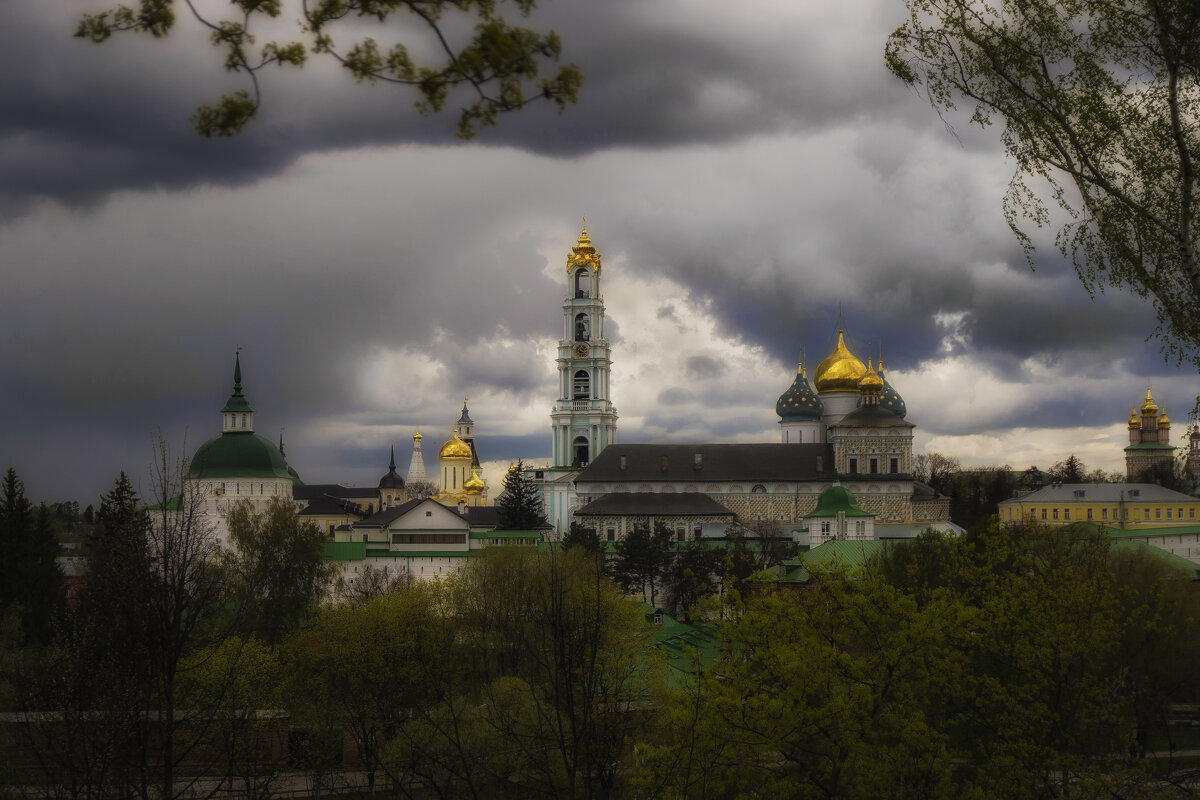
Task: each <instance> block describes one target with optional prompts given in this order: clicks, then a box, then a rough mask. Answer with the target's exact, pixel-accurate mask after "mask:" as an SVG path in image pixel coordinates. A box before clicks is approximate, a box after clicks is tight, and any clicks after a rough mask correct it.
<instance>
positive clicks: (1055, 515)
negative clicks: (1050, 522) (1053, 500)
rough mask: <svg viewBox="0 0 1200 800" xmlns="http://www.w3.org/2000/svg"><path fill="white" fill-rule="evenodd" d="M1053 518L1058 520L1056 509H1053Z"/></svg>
mask: <svg viewBox="0 0 1200 800" xmlns="http://www.w3.org/2000/svg"><path fill="white" fill-rule="evenodd" d="M1054 518H1055V519H1058V509H1057V508H1056V509H1054Z"/></svg>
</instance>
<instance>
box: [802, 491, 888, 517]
mask: <svg viewBox="0 0 1200 800" xmlns="http://www.w3.org/2000/svg"><path fill="white" fill-rule="evenodd" d="M839 513H843V514H845V515H846V516H847V517H872V516H874V514H871V513H869V512H867V511H863V510H862V509H861V508H859V507H858V502H857V501H856V500H855V499H854V494H853V493H852V492H851V491H850V490H849V489H847V488H846V487H845V486H842V485H841V484H840V483H835V484H834V485H833V486H830V487H829V488H828V489H826V490H825V491H823V492H821V495H820V496H819V497H818V498H817V507H816V508H814V509H813V510H812V513H811V514H806V515H805V516H809V517H836V516H837V515H838V514H839Z"/></svg>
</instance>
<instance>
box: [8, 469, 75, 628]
mask: <svg viewBox="0 0 1200 800" xmlns="http://www.w3.org/2000/svg"><path fill="white" fill-rule="evenodd" d="M57 555H58V539H57V538H56V537H55V535H54V523H53V518H52V514H51V512H50V510H49V509H48V508H46V507H45V506H42V507H41V508H39V509H36V510H35V509H34V508H33V505H32V504H31V503H30V502H29V500H28V499H26V497H25V487H24V485H23V484H22V483H21V479H20V478H18V477H17V473H16V471H15V470H13V469H11V468H10V469H9V470H8V472H6V473H5V475H4V481H3V483H2V485H0V616H2V615H4V614H7V613H9V612H10V611H12V610H15V611H16V612H17V614H18V616H19V619H20V621H21V629H22V632H23V634H24V638H25V640H26V641H28V642H37V643H40V644H45V643H48V642H49V641H50V637H51V633H52V630H53V626H54V620H55V618H56V616H57V615H58V614H59V613H60V612H61V611H62V608H63V579H62V570H61V569H59V567H58V564H57V563H56V562H55V558H56V557H57Z"/></svg>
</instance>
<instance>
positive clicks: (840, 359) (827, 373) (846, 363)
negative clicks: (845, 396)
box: [813, 330, 867, 392]
mask: <svg viewBox="0 0 1200 800" xmlns="http://www.w3.org/2000/svg"><path fill="white" fill-rule="evenodd" d="M842 334H843V332H842V331H841V330H838V338H837V346H836V347H834V348H833V352H832V353H830V354H829V355H827V356H826V357H825V359H824V360H823V361H822V362H821V363H820V364H818V365H817V374H816V375H815V376H814V381H813V382H814V383H816V385H817V391H818V392H857V391H858V382H859V381H860V380H862V377H863V375H866V374H867V366H866V365H865V364H863V363H862V362H861V361H859V360H858V357H857V356H855V355H854V354H853V353H851V352H850V350H849V349H848V348H847V347H846V341H845V338H844V337H843V335H842Z"/></svg>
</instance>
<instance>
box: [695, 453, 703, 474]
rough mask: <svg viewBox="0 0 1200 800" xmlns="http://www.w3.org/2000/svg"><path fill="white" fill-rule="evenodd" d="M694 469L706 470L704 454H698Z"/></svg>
mask: <svg viewBox="0 0 1200 800" xmlns="http://www.w3.org/2000/svg"><path fill="white" fill-rule="evenodd" d="M692 468H693V469H698V470H699V469H704V453H696V456H695V459H694V460H693V461H692Z"/></svg>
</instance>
